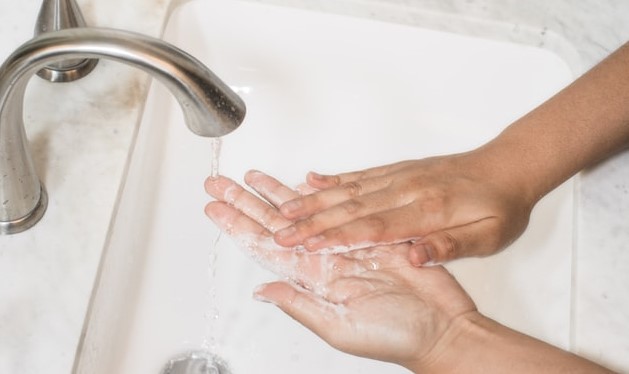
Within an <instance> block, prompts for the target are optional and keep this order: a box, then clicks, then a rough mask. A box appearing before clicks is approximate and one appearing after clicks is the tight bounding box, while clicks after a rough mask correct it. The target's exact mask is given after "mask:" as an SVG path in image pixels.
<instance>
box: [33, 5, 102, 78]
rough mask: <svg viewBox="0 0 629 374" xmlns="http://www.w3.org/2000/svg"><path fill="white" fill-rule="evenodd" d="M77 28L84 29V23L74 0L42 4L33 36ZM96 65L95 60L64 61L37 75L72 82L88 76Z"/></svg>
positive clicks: (44, 69) (96, 61)
mask: <svg viewBox="0 0 629 374" xmlns="http://www.w3.org/2000/svg"><path fill="white" fill-rule="evenodd" d="M77 27H86V23H85V19H84V18H83V14H82V13H81V9H80V8H79V6H78V4H77V3H76V1H75V0H44V1H43V2H42V6H41V9H40V10H39V15H38V17H37V23H36V24H35V36H38V35H40V34H44V33H47V32H51V31H59V30H62V29H70V28H77ZM97 63H98V60H97V59H72V60H66V61H62V62H58V63H55V64H51V65H49V66H46V67H45V68H43V69H42V70H40V71H39V72H37V75H38V76H39V77H41V78H43V79H46V80H48V81H51V82H72V81H75V80H77V79H80V78H83V77H84V76H86V75H87V74H89V73H90V72H91V71H92V70H94V68H95V67H96V64H97Z"/></svg>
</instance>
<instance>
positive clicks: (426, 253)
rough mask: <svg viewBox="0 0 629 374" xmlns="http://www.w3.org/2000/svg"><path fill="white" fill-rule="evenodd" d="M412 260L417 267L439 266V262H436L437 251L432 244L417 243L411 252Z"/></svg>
mask: <svg viewBox="0 0 629 374" xmlns="http://www.w3.org/2000/svg"><path fill="white" fill-rule="evenodd" d="M410 259H411V263H412V264H413V266H415V267H422V266H436V265H439V262H438V261H435V250H434V248H433V247H432V246H431V245H430V244H425V243H416V244H415V245H414V246H413V250H412V251H411V255H410Z"/></svg>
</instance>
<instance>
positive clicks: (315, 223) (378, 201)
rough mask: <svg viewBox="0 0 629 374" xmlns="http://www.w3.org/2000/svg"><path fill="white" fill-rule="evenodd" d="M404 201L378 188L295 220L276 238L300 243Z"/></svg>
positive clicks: (285, 242) (287, 243)
mask: <svg viewBox="0 0 629 374" xmlns="http://www.w3.org/2000/svg"><path fill="white" fill-rule="evenodd" d="M405 203H406V202H404V201H401V200H395V199H391V198H390V194H389V193H388V191H387V190H380V191H377V192H375V193H371V194H368V195H365V196H360V197H357V198H352V199H348V200H345V201H342V202H341V203H339V204H337V205H335V206H333V207H330V208H328V209H325V210H323V211H321V212H318V213H315V214H313V215H311V216H309V217H306V218H305V219H302V220H300V221H297V222H295V223H294V224H293V225H292V226H288V227H286V228H284V229H282V230H280V231H278V232H277V235H276V239H277V241H278V243H280V244H282V245H297V244H301V243H303V241H304V240H305V239H306V238H310V237H314V236H316V235H318V234H320V233H322V232H324V231H326V230H329V229H331V228H334V227H338V226H341V225H344V224H347V223H349V222H351V221H355V220H357V219H359V218H362V217H366V216H368V215H371V214H375V213H378V212H381V211H387V210H391V209H396V208H399V207H401V206H403V205H404V204H405ZM350 244H354V243H350Z"/></svg>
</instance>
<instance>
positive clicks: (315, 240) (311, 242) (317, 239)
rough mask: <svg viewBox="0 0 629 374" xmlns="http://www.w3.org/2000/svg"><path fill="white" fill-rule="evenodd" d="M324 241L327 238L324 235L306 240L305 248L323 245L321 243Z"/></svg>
mask: <svg viewBox="0 0 629 374" xmlns="http://www.w3.org/2000/svg"><path fill="white" fill-rule="evenodd" d="M324 240H325V236H323V235H317V236H313V237H311V238H308V239H306V240H304V246H305V247H307V248H308V247H314V246H316V245H317V244H321V242H323V241H324Z"/></svg>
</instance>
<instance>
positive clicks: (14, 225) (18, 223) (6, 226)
mask: <svg viewBox="0 0 629 374" xmlns="http://www.w3.org/2000/svg"><path fill="white" fill-rule="evenodd" d="M47 207H48V194H47V193H46V189H45V188H44V185H43V184H42V185H41V192H40V194H39V201H38V202H37V205H36V206H35V208H34V209H33V210H32V211H31V212H30V213H29V214H28V215H27V216H25V217H22V218H20V219H17V220H15V221H11V222H0V235H11V234H17V233H20V232H22V231H26V230H28V229H30V228H31V227H33V226H34V225H35V224H36V223H37V222H39V220H40V219H41V218H42V217H43V216H44V213H45V212H46V208H47Z"/></svg>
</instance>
